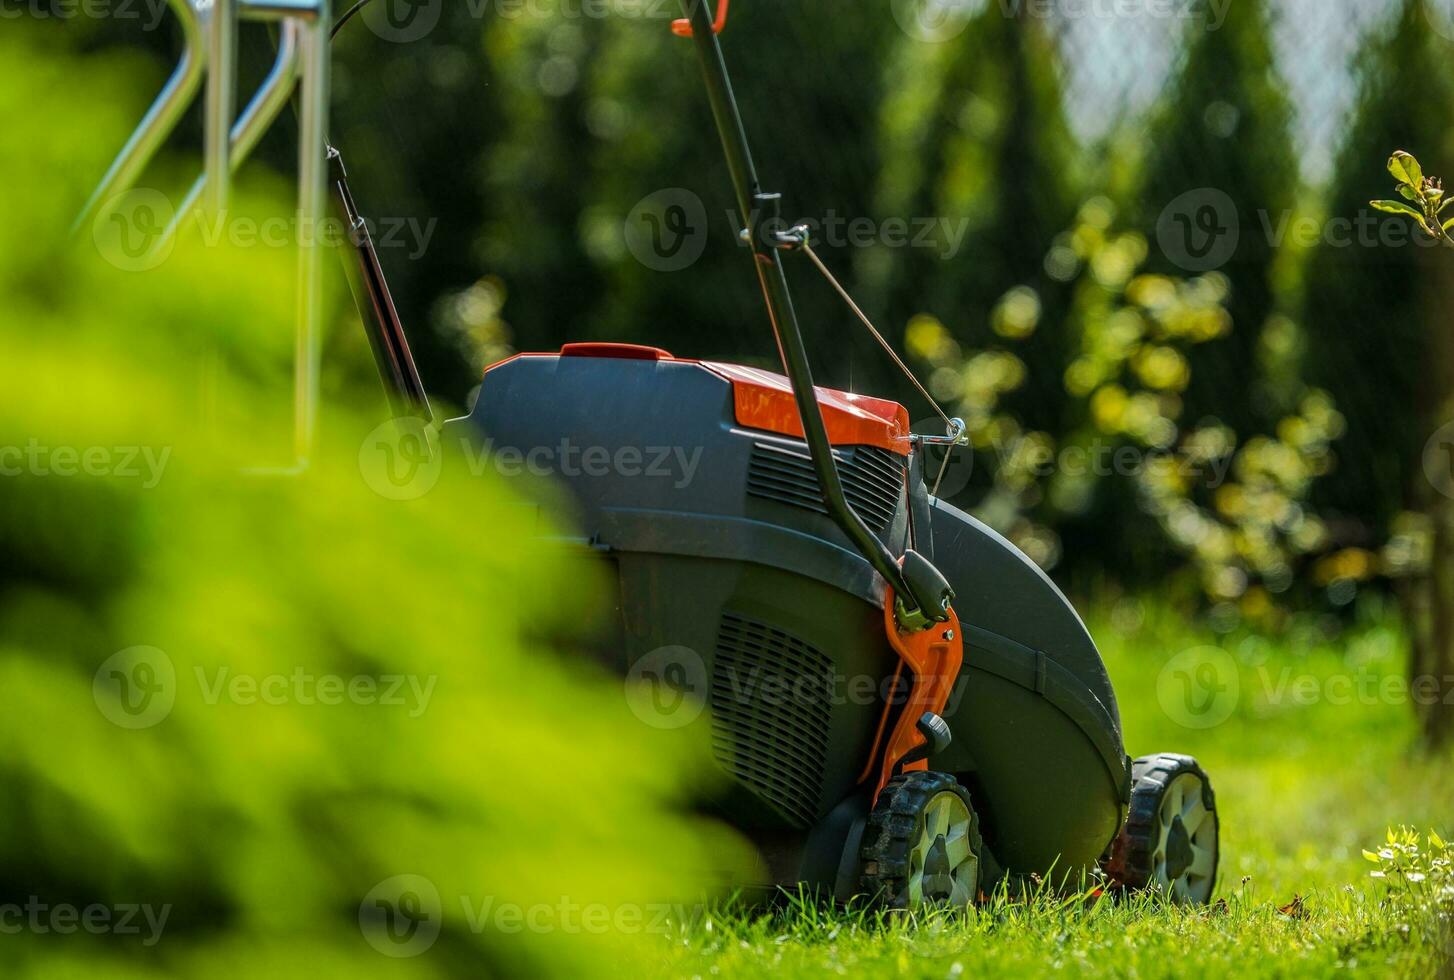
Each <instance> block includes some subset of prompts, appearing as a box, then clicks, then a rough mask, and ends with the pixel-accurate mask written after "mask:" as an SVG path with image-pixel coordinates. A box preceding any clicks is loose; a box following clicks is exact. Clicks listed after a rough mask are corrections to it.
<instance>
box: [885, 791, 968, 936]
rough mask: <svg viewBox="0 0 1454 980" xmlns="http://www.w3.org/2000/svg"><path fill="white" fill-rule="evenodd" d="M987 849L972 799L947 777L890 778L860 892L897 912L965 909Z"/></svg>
mask: <svg viewBox="0 0 1454 980" xmlns="http://www.w3.org/2000/svg"><path fill="white" fill-rule="evenodd" d="M983 850H984V844H983V841H982V840H981V839H980V833H979V817H978V816H977V815H976V814H975V812H974V805H973V804H972V803H971V802H970V799H969V793H968V791H967V790H965V788H964V787H963V786H961V785H959V782H958V780H956V779H955V778H954V777H953V776H951V775H949V774H948V773H942V772H909V773H902V774H900V775H898V776H895V777H894V778H893V779H891V780H889V782H888V784H887V785H886V786H884V789H883V792H882V793H880V794H879V796H878V800H877V802H876V803H875V804H874V808H873V812H872V813H870V814H869V817H868V825H867V826H866V827H865V828H864V834H863V850H862V858H863V877H862V879H861V884H862V886H863V890H864V891H865V892H867V893H868V894H869V895H871V896H874V897H876V898H877V899H878V900H879V901H880V902H882V903H883V904H885V905H886V906H888V907H889V908H894V909H914V908H920V907H922V906H925V905H935V906H944V907H955V906H960V907H963V906H968V905H971V904H973V902H974V901H975V898H976V897H977V896H978V895H979V884H980V857H981V854H982V852H983Z"/></svg>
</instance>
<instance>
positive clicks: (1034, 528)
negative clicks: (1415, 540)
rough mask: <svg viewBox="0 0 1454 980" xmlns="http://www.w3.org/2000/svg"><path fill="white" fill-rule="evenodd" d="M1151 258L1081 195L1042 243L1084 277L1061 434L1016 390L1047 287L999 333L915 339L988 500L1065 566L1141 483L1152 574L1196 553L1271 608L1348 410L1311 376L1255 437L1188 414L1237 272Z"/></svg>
mask: <svg viewBox="0 0 1454 980" xmlns="http://www.w3.org/2000/svg"><path fill="white" fill-rule="evenodd" d="M1146 262H1147V243H1146V239H1145V238H1144V237H1143V236H1142V235H1140V234H1139V233H1137V232H1134V231H1126V230H1123V229H1122V228H1120V227H1118V225H1117V222H1116V214H1115V208H1114V206H1113V205H1112V204H1111V202H1110V201H1108V200H1106V199H1105V198H1096V199H1093V200H1091V201H1089V202H1087V203H1086V204H1085V205H1084V206H1083V207H1082V208H1081V211H1080V214H1079V216H1078V219H1077V222H1076V223H1075V225H1073V226H1072V227H1071V228H1070V229H1069V230H1068V231H1067V232H1066V233H1065V234H1063V235H1061V236H1060V237H1059V238H1058V239H1057V242H1056V244H1055V246H1054V247H1053V250H1052V253H1051V255H1049V256H1048V257H1047V258H1046V262H1045V264H1046V265H1047V266H1051V265H1055V266H1059V267H1062V268H1065V269H1066V270H1067V273H1068V275H1069V276H1070V277H1072V278H1073V279H1074V283H1075V288H1074V292H1073V297H1072V303H1071V308H1070V312H1069V315H1068V318H1067V323H1068V326H1069V328H1070V330H1071V332H1072V333H1073V334H1074V335H1076V336H1077V337H1078V342H1077V343H1076V344H1074V345H1073V346H1071V347H1070V349H1069V350H1068V351H1066V352H1065V354H1064V357H1065V358H1066V361H1065V363H1064V366H1063V367H1062V368H1061V370H1060V372H1059V374H1060V379H1061V383H1062V384H1063V386H1064V387H1063V395H1062V397H1063V398H1064V400H1065V402H1066V404H1067V405H1068V406H1069V410H1068V412H1067V417H1068V419H1070V420H1071V425H1070V426H1069V427H1068V429H1067V431H1065V432H1062V433H1059V434H1057V433H1055V432H1052V431H1045V430H1036V429H1034V428H1033V427H1032V426H1030V425H1028V424H1027V422H1026V421H1025V420H1024V419H1023V418H1021V417H1020V416H1019V415H1018V414H1017V413H1016V412H1014V411H1013V410H1012V409H1011V408H1009V407H1008V406H1007V404H1006V398H1005V393H1006V392H1009V391H1013V390H1015V389H1016V388H1017V387H1018V386H1019V385H1021V384H1022V383H1023V381H1024V379H1025V377H1026V376H1027V373H1028V371H1027V368H1026V365H1025V362H1024V361H1023V360H1022V359H1021V358H1020V356H1019V355H1018V352H1017V350H1018V345H1019V344H1020V343H1022V342H1023V341H1024V340H1025V338H1027V337H1031V336H1033V335H1034V333H1035V331H1036V330H1037V328H1038V325H1039V319H1040V312H1039V306H1038V297H1037V295H1036V293H1035V292H1034V290H1031V289H1029V288H1027V287H1019V288H1017V289H1015V290H1012V291H1011V292H1009V293H1008V294H1006V296H1005V297H1004V298H1003V299H1002V300H1001V302H1000V304H999V306H998V307H996V310H995V312H994V314H993V315H992V317H991V322H992V324H993V325H994V329H995V332H996V333H997V334H999V335H1000V338H1001V342H1000V343H999V344H996V345H994V346H992V347H988V348H985V349H974V348H971V349H965V348H964V347H962V346H961V345H960V344H959V343H958V342H957V341H956V340H955V339H954V337H953V336H952V335H951V333H950V332H949V331H948V329H947V328H946V327H945V326H944V325H943V324H942V323H940V322H939V321H937V320H935V319H933V318H930V317H921V318H918V319H916V320H915V321H914V322H913V323H912V324H911V325H910V329H909V337H908V340H909V346H910V350H911V352H913V353H914V354H916V355H917V356H919V357H921V358H924V359H925V360H926V361H927V362H928V363H929V364H930V365H931V366H932V368H933V374H932V375H931V383H932V384H933V389H934V392H935V394H936V395H937V396H939V397H941V398H943V399H945V400H948V401H950V402H952V403H954V404H955V405H956V411H957V412H958V413H959V414H960V415H961V416H962V417H963V418H964V419H965V421H966V423H967V425H968V429H969V433H970V436H971V439H972V441H973V445H974V447H975V449H976V451H977V462H978V463H980V464H982V465H983V466H984V467H987V468H988V469H989V472H990V474H991V478H992V480H993V488H992V489H991V491H990V492H989V493H988V494H987V495H986V496H985V497H984V498H983V499H982V501H981V502H980V503H979V504H978V505H977V507H976V508H975V509H976V513H977V514H978V516H980V517H981V518H983V519H984V520H986V521H987V522H988V523H990V524H991V525H992V526H994V527H995V528H996V529H997V530H999V531H1001V532H1002V533H1004V534H1006V535H1007V536H1009V537H1010V538H1011V540H1013V541H1014V542H1015V543H1016V544H1017V545H1019V546H1020V547H1021V548H1022V549H1023V550H1025V551H1026V552H1027V553H1028V554H1029V555H1030V556H1031V557H1033V558H1034V559H1035V560H1036V561H1038V562H1040V563H1041V564H1042V565H1044V566H1046V567H1053V566H1054V565H1055V564H1056V561H1057V559H1058V556H1059V554H1060V550H1061V544H1060V539H1059V537H1058V532H1059V531H1064V530H1066V529H1067V528H1068V529H1070V532H1071V533H1075V530H1076V528H1077V526H1080V525H1090V526H1092V527H1099V526H1102V525H1109V526H1111V527H1113V528H1117V529H1119V530H1118V532H1117V533H1118V534H1121V535H1124V529H1125V527H1126V526H1127V525H1129V524H1133V523H1134V522H1135V521H1136V516H1135V513H1128V512H1127V511H1126V510H1123V509H1117V504H1118V503H1119V501H1121V500H1122V499H1124V498H1125V497H1127V496H1131V495H1134V498H1135V501H1136V513H1141V514H1145V515H1147V516H1149V517H1150V519H1151V520H1152V521H1154V525H1153V527H1152V528H1148V529H1147V530H1148V531H1153V533H1154V534H1155V538H1154V540H1148V539H1147V538H1141V539H1140V540H1139V542H1138V544H1139V546H1140V548H1141V549H1142V551H1141V552H1140V557H1141V561H1142V562H1143V563H1144V565H1145V567H1146V569H1147V571H1148V573H1150V574H1159V570H1160V569H1164V568H1165V566H1166V564H1167V561H1168V554H1170V555H1182V556H1185V557H1187V558H1189V559H1190V561H1191V565H1192V568H1193V569H1194V571H1195V572H1196V573H1197V584H1198V585H1199V587H1200V589H1201V590H1202V591H1203V592H1204V593H1205V595H1206V596H1207V597H1209V598H1210V599H1211V600H1213V601H1215V602H1224V603H1229V602H1230V603H1241V609H1242V612H1243V613H1244V614H1246V615H1249V616H1251V617H1253V618H1254V619H1266V618H1267V617H1269V616H1271V615H1272V613H1273V605H1274V602H1273V600H1272V598H1271V597H1272V595H1275V594H1276V593H1281V592H1285V591H1287V590H1288V589H1289V588H1290V587H1291V586H1292V584H1293V582H1294V579H1295V573H1296V572H1297V571H1299V570H1300V569H1301V568H1303V567H1304V566H1305V565H1306V564H1307V558H1308V556H1310V555H1315V554H1317V553H1319V552H1320V550H1321V549H1322V548H1323V546H1324V543H1325V539H1326V532H1325V529H1324V526H1323V524H1322V522H1321V521H1320V520H1319V519H1318V518H1317V517H1316V515H1315V514H1313V513H1312V511H1311V510H1310V508H1309V507H1308V505H1307V501H1308V497H1309V494H1310V492H1311V489H1312V485H1313V483H1314V481H1315V480H1316V479H1317V478H1318V477H1319V476H1323V475H1325V474H1327V473H1328V472H1329V470H1330V468H1331V464H1332V460H1331V454H1330V446H1331V444H1332V443H1333V441H1334V440H1335V439H1337V437H1338V436H1339V435H1340V434H1341V432H1342V429H1343V425H1344V421H1343V418H1342V416H1341V415H1340V414H1339V412H1338V411H1337V410H1336V408H1335V407H1334V406H1333V404H1332V402H1331V400H1330V399H1329V398H1328V396H1327V395H1326V394H1325V393H1322V392H1319V391H1308V392H1307V393H1306V394H1305V395H1304V397H1303V399H1302V400H1301V402H1300V403H1299V404H1298V405H1297V406H1296V407H1295V410H1294V411H1292V412H1290V413H1289V414H1288V415H1286V416H1284V417H1283V418H1282V419H1280V420H1279V422H1278V425H1277V426H1276V429H1275V432H1274V433H1273V434H1272V435H1266V436H1261V435H1259V436H1255V437H1252V438H1249V439H1245V440H1243V439H1242V438H1240V437H1239V434H1238V433H1237V432H1235V431H1234V430H1233V429H1231V428H1230V427H1229V426H1226V425H1222V424H1220V423H1217V422H1216V421H1215V420H1212V421H1196V420H1195V419H1193V420H1191V421H1188V419H1187V414H1188V410H1187V408H1186V404H1185V399H1186V396H1185V393H1186V390H1187V388H1188V387H1189V385H1190V383H1191V380H1192V378H1193V376H1194V375H1193V370H1192V368H1191V364H1192V362H1193V360H1194V358H1195V352H1196V351H1197V350H1199V349H1200V348H1201V347H1202V346H1204V345H1207V344H1211V343H1215V342H1217V341H1219V340H1221V339H1222V338H1224V337H1225V336H1226V335H1227V334H1228V333H1229V332H1230V331H1231V330H1232V329H1233V324H1232V318H1231V314H1230V312H1229V310H1228V308H1227V303H1228V300H1229V293H1230V291H1231V286H1230V283H1229V282H1228V280H1227V278H1226V277H1225V276H1223V275H1221V274H1219V273H1211V274H1208V275H1206V276H1201V277H1197V278H1192V279H1179V278H1174V277H1169V276H1163V275H1157V274H1154V273H1149V272H1147V271H1145V264H1146ZM1116 459H1129V460H1130V461H1131V463H1130V465H1126V466H1120V467H1118V466H1116V465H1113V461H1114V460H1116ZM1148 551H1150V555H1149V556H1148V554H1147V552H1148ZM1123 554H1124V552H1119V553H1117V560H1118V561H1124V558H1123V557H1122V555H1123ZM1120 571H1121V573H1122V574H1123V575H1124V574H1125V573H1126V571H1127V569H1126V568H1125V566H1124V565H1122V566H1121V568H1120ZM1324 584H1327V583H1324Z"/></svg>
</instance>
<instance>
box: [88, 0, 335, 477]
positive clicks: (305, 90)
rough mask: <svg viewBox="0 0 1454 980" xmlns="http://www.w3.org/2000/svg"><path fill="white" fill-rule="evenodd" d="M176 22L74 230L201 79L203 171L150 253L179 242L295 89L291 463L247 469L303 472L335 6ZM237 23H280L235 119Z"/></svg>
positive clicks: (320, 3)
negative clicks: (154, 85)
mask: <svg viewBox="0 0 1454 980" xmlns="http://www.w3.org/2000/svg"><path fill="white" fill-rule="evenodd" d="M169 2H170V3H171V6H172V9H173V10H174V11H175V12H176V14H177V17H178V19H179V20H181V22H182V29H183V41H184V45H183V49H182V54H181V57H180V59H179V61H178V64H177V68H176V69H175V71H174V72H173V74H172V76H171V78H170V79H169V80H168V82H167V84H166V85H165V86H164V87H163V89H162V92H161V93H160V94H159V95H158V97H157V99H156V101H155V102H154V103H153V104H152V107H151V108H150V109H149V110H148V111H147V113H146V115H145V116H143V117H142V120H141V123H140V124H139V125H138V126H137V128H136V131H135V132H133V133H132V135H131V138H130V139H128V140H127V142H126V144H125V145H124V146H123V147H122V148H121V151H120V152H119V153H118V154H117V156H116V159H115V160H114V161H113V162H112V164H111V167H110V168H109V169H108V170H107V171H106V174H105V176H103V177H102V178H101V182H100V183H99V184H98V185H97V187H96V190H95V191H94V192H93V193H92V194H91V197H90V198H89V199H88V200H87V202H86V205H85V207H84V208H83V209H82V210H81V214H80V216H79V217H78V218H77V219H76V222H75V224H74V225H73V226H72V231H73V233H74V232H75V231H78V230H79V229H80V228H82V227H83V226H84V225H85V224H86V223H87V222H88V221H92V220H94V219H95V218H96V216H97V215H98V214H100V213H101V212H102V211H103V210H104V209H105V208H106V207H107V206H108V205H109V204H110V202H112V201H113V200H115V199H116V198H117V197H118V196H119V195H121V194H123V193H125V192H126V191H128V190H130V189H132V188H133V187H135V186H136V183H137V181H138V180H139V179H140V177H141V174H142V172H143V171H144V170H145V169H146V167H147V165H148V164H149V163H150V162H151V161H152V159H153V158H154V157H155V156H156V153H157V151H158V150H159V149H160V148H161V145H162V144H163V143H164V142H165V141H166V139H167V138H168V137H169V136H170V135H171V134H172V133H173V132H174V131H175V130H176V128H177V125H178V123H179V122H180V121H181V117H182V114H183V113H184V112H185V111H186V109H187V107H188V106H189V105H190V104H191V103H192V100H193V98H194V97H195V96H196V94H197V90H198V88H199V86H200V83H201V81H202V76H203V74H204V72H205V73H206V75H207V92H206V95H205V99H204V103H205V110H206V111H205V113H204V122H203V154H202V155H203V161H204V172H203V174H202V176H201V177H200V178H198V180H197V181H196V182H195V183H193V185H192V186H191V188H190V189H189V190H188V192H187V194H186V195H185V196H184V198H183V200H182V206H181V207H179V208H177V209H176V213H175V215H174V217H173V219H172V222H171V224H170V225H168V227H167V228H166V229H165V231H164V233H163V235H162V236H161V238H160V239H159V240H158V242H157V246H156V247H160V246H162V245H164V244H165V243H166V242H168V241H170V240H171V239H172V238H173V236H175V235H176V234H177V232H178V230H179V229H180V227H181V224H182V222H183V220H184V219H185V218H186V217H187V216H188V215H190V214H191V213H192V212H193V211H194V210H195V209H196V207H197V206H198V203H199V200H200V201H201V203H202V206H203V207H204V208H205V209H206V210H207V211H208V212H209V213H211V214H213V215H221V214H222V213H223V212H224V211H225V210H226V207H227V201H228V196H229V190H230V187H231V182H232V174H233V172H234V171H235V170H236V169H237V168H238V167H239V166H241V164H242V162H243V161H244V160H246V159H247V157H248V155H249V154H250V153H251V152H252V151H253V149H254V148H256V146H257V143H258V141H259V140H260V139H261V138H262V135H263V133H265V132H266V131H267V129H268V127H269V126H270V125H272V123H273V121H274V120H275V119H276V118H277V116H278V113H279V112H281V110H282V108H283V106H285V105H286V104H287V102H288V99H289V97H290V96H291V95H292V93H293V90H294V88H295V87H297V88H298V89H299V92H300V102H301V106H300V108H299V119H298V201H297V207H298V216H299V227H298V270H297V307H296V322H295V331H296V339H295V342H294V377H293V388H294V394H293V422H294V425H293V456H294V459H293V463H292V465H291V466H287V467H284V468H281V469H276V468H272V469H255V470H249V472H252V473H261V474H267V473H299V472H302V471H304V470H306V469H307V467H308V463H309V460H310V458H311V457H312V454H313V448H314V444H315V442H316V439H317V419H318V400H319V375H320V371H319V351H320V348H321V341H320V336H321V326H322V317H323V291H322V287H323V269H322V260H323V250H322V242H321V240H320V239H321V234H322V228H321V224H322V221H323V219H324V217H325V216H326V213H327V211H326V209H327V204H328V181H327V176H328V170H327V151H328V147H327V140H326V137H325V133H326V131H327V127H328V97H329V74H330V64H329V31H330V29H331V26H332V17H331V12H330V11H331V0H169ZM241 19H248V20H260V21H278V22H280V23H281V28H280V37H279V43H278V54H277V57H276V59H275V60H274V63H273V67H272V69H271V70H270V71H269V73H268V75H267V77H266V78H265V79H264V80H263V82H262V84H261V85H260V86H259V88H258V90H257V92H256V94H255V95H254V96H253V98H252V99H251V101H250V102H249V103H248V105H247V107H246V109H244V110H243V113H242V115H241V116H240V117H239V118H238V119H237V120H236V121H235V122H234V120H233V110H234V107H235V103H236V96H237V64H236V51H237V28H238V23H239V21H240V20H241Z"/></svg>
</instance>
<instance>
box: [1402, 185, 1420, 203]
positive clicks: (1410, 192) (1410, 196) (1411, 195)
mask: <svg viewBox="0 0 1454 980" xmlns="http://www.w3.org/2000/svg"><path fill="white" fill-rule="evenodd" d="M1398 192H1399V194H1400V195H1402V196H1403V199H1404V200H1405V201H1417V200H1418V199H1419V192H1418V191H1416V190H1414V189H1413V188H1412V187H1410V186H1409V185H1408V184H1399V185H1398Z"/></svg>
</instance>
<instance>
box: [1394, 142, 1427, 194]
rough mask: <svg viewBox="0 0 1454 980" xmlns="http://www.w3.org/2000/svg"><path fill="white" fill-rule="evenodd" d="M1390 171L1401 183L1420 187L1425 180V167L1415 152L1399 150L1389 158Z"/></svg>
mask: <svg viewBox="0 0 1454 980" xmlns="http://www.w3.org/2000/svg"><path fill="white" fill-rule="evenodd" d="M1388 172H1389V173H1391V174H1393V176H1394V179H1395V180H1397V181H1398V182H1399V183H1401V184H1408V185H1410V186H1412V187H1418V186H1419V185H1420V184H1422V183H1423V182H1424V168H1423V167H1421V166H1419V161H1418V160H1416V159H1414V156H1413V154H1411V153H1405V152H1404V151H1403V150H1399V151H1397V152H1395V153H1394V155H1393V156H1391V157H1389V158H1388Z"/></svg>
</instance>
